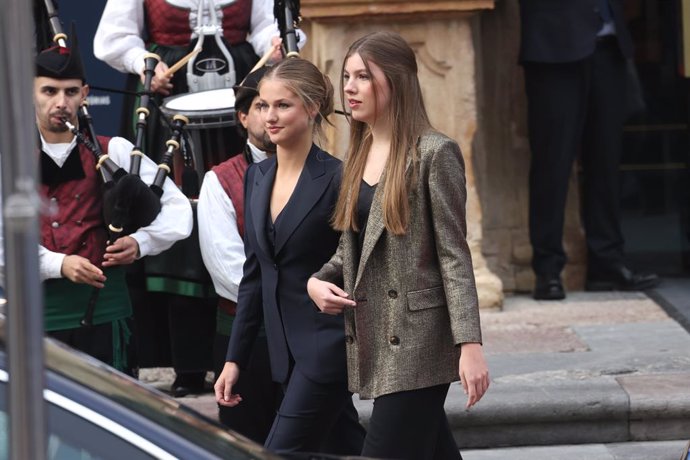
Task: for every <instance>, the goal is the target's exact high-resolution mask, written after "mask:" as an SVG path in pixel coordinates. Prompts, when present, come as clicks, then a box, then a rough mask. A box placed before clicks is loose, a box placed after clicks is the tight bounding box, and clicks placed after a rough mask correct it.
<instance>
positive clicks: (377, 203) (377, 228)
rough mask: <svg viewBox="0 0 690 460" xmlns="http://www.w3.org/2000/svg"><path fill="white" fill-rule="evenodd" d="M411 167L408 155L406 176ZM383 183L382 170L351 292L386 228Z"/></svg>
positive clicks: (357, 284) (384, 177) (410, 158)
mask: <svg viewBox="0 0 690 460" xmlns="http://www.w3.org/2000/svg"><path fill="white" fill-rule="evenodd" d="M417 143H419V139H417ZM411 167H412V157H411V156H410V155H408V156H407V162H406V164H405V173H406V174H407V173H409V170H410V168H411ZM385 181H386V172H385V170H384V173H383V174H382V175H381V179H380V180H379V185H377V186H376V191H375V192H374V198H373V200H372V202H371V209H370V210H369V218H368V219H367V229H366V234H365V235H364V243H363V244H362V254H361V256H360V258H359V266H358V267H357V276H356V277H355V284H354V287H353V292H354V290H356V289H357V286H359V280H360V279H361V277H362V273H363V272H364V267H365V266H366V264H367V261H368V260H369V256H370V255H371V252H372V251H373V250H374V246H376V242H377V241H378V239H379V238H380V237H381V235H382V234H383V230H384V229H385V228H386V226H385V225H384V222H383V188H384V183H385ZM355 244H356V242H355Z"/></svg>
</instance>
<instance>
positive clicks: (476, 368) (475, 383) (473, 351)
mask: <svg viewBox="0 0 690 460" xmlns="http://www.w3.org/2000/svg"><path fill="white" fill-rule="evenodd" d="M460 382H461V383H462V388H463V389H464V390H465V394H466V395H467V405H466V406H465V407H466V408H467V409H469V408H470V407H472V406H474V405H475V404H476V403H477V402H479V400H480V399H482V396H484V393H486V390H487V389H488V388H489V368H488V367H487V366H486V361H485V360H484V353H483V352H482V345H481V344H480V343H463V344H462V345H461V347H460Z"/></svg>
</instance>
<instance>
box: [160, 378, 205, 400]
mask: <svg viewBox="0 0 690 460" xmlns="http://www.w3.org/2000/svg"><path fill="white" fill-rule="evenodd" d="M208 391H210V389H209V388H208V387H207V385H206V373H205V372H204V373H197V372H194V373H180V374H177V377H175V381H174V382H173V383H172V385H170V394H171V395H172V396H173V397H175V398H182V397H184V396H187V395H190V394H192V395H200V394H203V393H206V392H208Z"/></svg>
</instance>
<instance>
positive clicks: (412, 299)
mask: <svg viewBox="0 0 690 460" xmlns="http://www.w3.org/2000/svg"><path fill="white" fill-rule="evenodd" d="M444 305H446V293H445V292H444V291H443V286H436V287H433V288H429V289H421V290H419V291H409V292H408V293H407V308H408V309H409V310H410V311H419V310H426V309H429V308H438V307H443V306H444Z"/></svg>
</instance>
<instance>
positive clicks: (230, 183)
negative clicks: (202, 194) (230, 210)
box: [211, 154, 249, 238]
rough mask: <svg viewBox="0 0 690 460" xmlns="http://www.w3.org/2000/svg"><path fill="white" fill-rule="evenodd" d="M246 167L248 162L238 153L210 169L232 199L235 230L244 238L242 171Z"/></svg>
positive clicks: (245, 170) (244, 171)
mask: <svg viewBox="0 0 690 460" xmlns="http://www.w3.org/2000/svg"><path fill="white" fill-rule="evenodd" d="M248 167H249V163H247V160H246V159H245V158H244V155H243V154H240V155H235V156H234V157H232V158H230V159H229V160H227V161H224V162H222V163H221V164H219V165H216V166H214V167H213V168H212V169H211V170H212V171H213V172H214V173H215V174H216V176H217V177H218V181H219V182H220V185H221V186H222V187H223V190H225V193H227V194H228V196H229V197H230V200H231V201H232V205H233V207H234V208H235V215H236V216H237V230H238V231H239V232H240V236H241V237H242V238H244V173H246V172H247V168H248Z"/></svg>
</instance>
